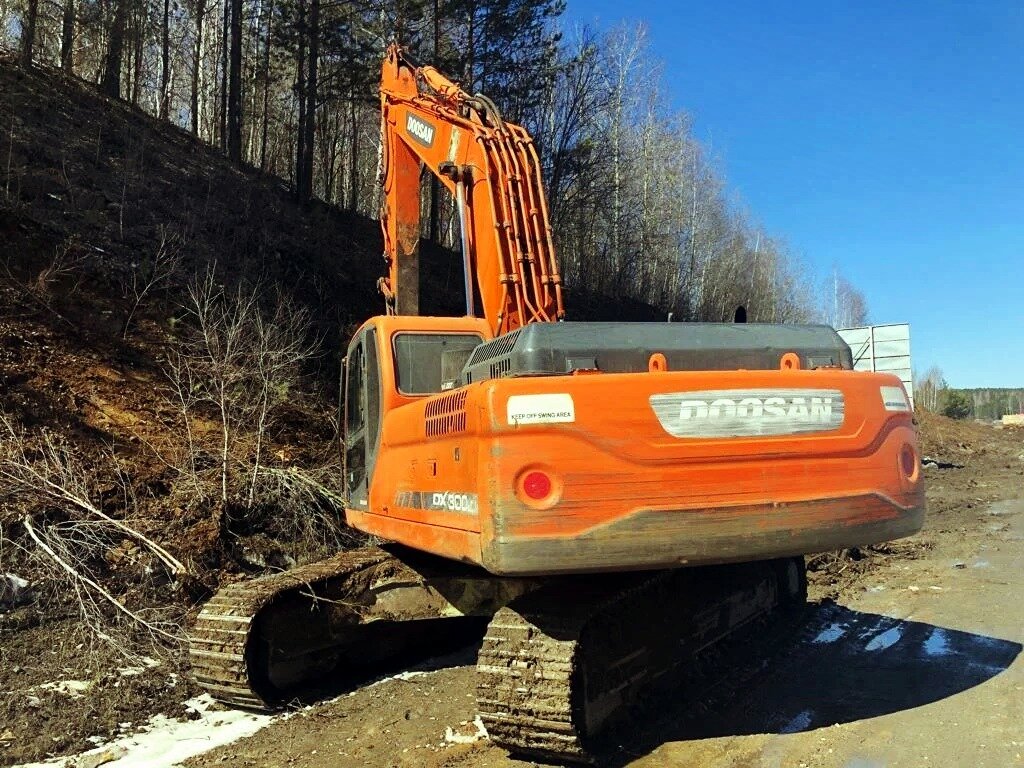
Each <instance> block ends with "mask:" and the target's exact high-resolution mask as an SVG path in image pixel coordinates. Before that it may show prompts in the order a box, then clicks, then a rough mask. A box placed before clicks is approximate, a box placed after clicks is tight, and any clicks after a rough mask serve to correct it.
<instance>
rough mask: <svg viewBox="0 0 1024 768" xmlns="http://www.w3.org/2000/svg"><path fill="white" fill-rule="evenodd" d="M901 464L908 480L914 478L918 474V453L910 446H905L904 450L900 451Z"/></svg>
mask: <svg viewBox="0 0 1024 768" xmlns="http://www.w3.org/2000/svg"><path fill="white" fill-rule="evenodd" d="M900 463H901V464H902V469H903V474H904V475H905V476H906V477H908V478H913V477H914V474H915V473H916V472H917V452H916V451H915V450H914V449H913V448H911V447H910V446H909V445H904V446H903V450H902V451H900Z"/></svg>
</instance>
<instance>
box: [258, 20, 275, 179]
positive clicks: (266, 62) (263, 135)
mask: <svg viewBox="0 0 1024 768" xmlns="http://www.w3.org/2000/svg"><path fill="white" fill-rule="evenodd" d="M273 19H274V0H270V11H269V12H268V14H267V39H266V41H265V42H264V44H263V117H262V121H261V122H262V126H261V128H260V170H261V171H266V170H267V129H268V128H269V122H270V25H271V24H272V23H273Z"/></svg>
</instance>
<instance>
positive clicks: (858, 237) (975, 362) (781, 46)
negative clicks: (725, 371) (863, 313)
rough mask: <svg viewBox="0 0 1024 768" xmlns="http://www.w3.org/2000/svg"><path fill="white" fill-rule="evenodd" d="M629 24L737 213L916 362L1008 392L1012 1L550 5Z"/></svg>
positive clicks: (1023, 123) (1018, 211)
mask: <svg viewBox="0 0 1024 768" xmlns="http://www.w3.org/2000/svg"><path fill="white" fill-rule="evenodd" d="M568 5H569V8H568V12H567V15H566V21H567V26H568V25H571V24H574V23H576V22H586V23H589V24H591V25H592V26H593V27H595V28H597V29H607V28H609V27H611V26H613V25H615V24H617V23H619V22H621V21H623V20H625V21H630V22H634V21H643V22H645V23H646V24H647V26H648V34H649V40H650V47H651V53H652V54H653V55H654V56H656V57H657V58H659V59H661V60H662V61H663V62H664V65H665V83H666V88H667V91H668V95H669V96H670V98H671V101H672V103H673V105H674V106H675V107H678V108H681V109H684V110H686V111H687V112H689V113H690V115H691V116H692V117H693V121H694V128H695V133H696V135H697V136H698V138H700V139H701V140H703V141H704V142H705V143H706V144H707V143H710V144H712V145H713V148H714V153H715V154H716V155H717V156H718V157H719V158H720V160H721V164H722V166H723V170H724V171H725V174H726V176H727V178H728V180H729V182H730V185H731V187H732V188H733V190H735V191H736V192H737V193H738V194H739V196H740V197H741V199H742V200H743V202H744V204H745V205H746V206H747V207H748V208H749V210H750V211H751V212H752V213H753V215H754V216H755V217H756V218H757V219H759V220H761V221H762V222H763V223H764V224H765V226H766V227H767V228H768V230H769V231H770V232H772V233H773V234H775V235H778V236H782V237H784V238H785V239H786V241H787V242H788V243H789V244H790V246H791V248H792V250H793V251H794V252H795V253H797V254H798V255H800V256H802V257H804V258H805V259H806V260H807V261H808V262H810V263H811V264H812V265H813V266H814V267H815V268H816V269H817V270H818V271H819V272H821V273H827V272H829V271H830V270H831V268H832V265H833V264H834V265H837V266H838V268H839V270H840V271H841V272H842V273H843V274H845V275H846V276H847V277H848V278H849V279H850V280H851V281H852V282H853V283H854V284H855V285H857V286H858V287H859V288H860V289H861V290H862V291H863V292H864V293H865V295H866V297H867V300H868V304H869V308H870V320H871V321H872V322H875V323H885V322H909V323H910V324H911V339H912V354H913V357H914V361H915V367H916V368H917V369H918V370H919V371H923V370H925V369H926V368H928V367H929V366H930V365H938V366H939V367H941V368H942V370H943V371H944V373H945V374H946V378H947V380H948V381H949V383H950V384H951V385H952V386H957V387H972V386H990V387H996V386H1014V387H1022V386H1024V3H1022V2H1020V0H984V1H983V2H967V1H965V2H946V1H945V0H928V1H926V0H919V1H914V2H911V1H909V0H904V1H903V2H891V0H890V1H889V2H875V1H874V0H859V1H858V2H835V1H834V0H821V1H819V2H777V3H765V2H759V1H758V0H692V1H691V2H686V3H683V2H656V1H655V0H632V2H630V3H628V4H627V3H622V2H621V0H620V1H619V2H611V1H610V0H569V2H568Z"/></svg>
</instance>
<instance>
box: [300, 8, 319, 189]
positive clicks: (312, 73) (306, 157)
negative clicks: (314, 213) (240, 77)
mask: <svg viewBox="0 0 1024 768" xmlns="http://www.w3.org/2000/svg"><path fill="white" fill-rule="evenodd" d="M319 57H320V0H310V4H309V61H308V65H307V67H306V70H307V73H308V74H307V77H306V93H305V97H306V109H305V117H306V120H305V123H304V124H303V126H302V130H303V133H304V136H303V138H302V156H301V158H302V159H301V164H302V176H301V179H302V186H301V187H299V190H298V192H299V200H300V201H301V202H303V203H308V202H309V201H310V200H312V199H313V157H314V153H313V142H314V140H315V138H316V94H317V59H318V58H319Z"/></svg>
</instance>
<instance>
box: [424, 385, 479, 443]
mask: <svg viewBox="0 0 1024 768" xmlns="http://www.w3.org/2000/svg"><path fill="white" fill-rule="evenodd" d="M467 394H468V392H467V390H464V389H463V390H458V391H455V392H452V393H451V394H448V395H441V396H440V397H434V398H432V399H431V400H430V401H429V402H428V403H427V407H426V412H425V413H424V417H425V429H426V433H427V437H441V436H443V435H452V434H457V433H459V432H465V431H466V395H467Z"/></svg>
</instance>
